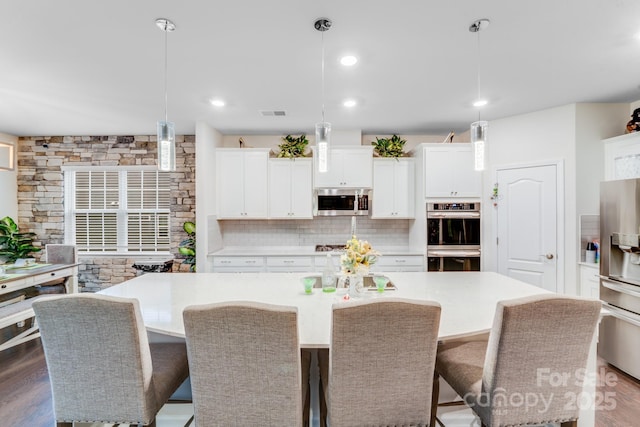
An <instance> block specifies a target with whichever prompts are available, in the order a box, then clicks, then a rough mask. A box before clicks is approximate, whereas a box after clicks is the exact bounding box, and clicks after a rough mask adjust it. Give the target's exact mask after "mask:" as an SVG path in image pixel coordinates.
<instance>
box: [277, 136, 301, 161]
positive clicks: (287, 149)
mask: <svg viewBox="0 0 640 427" xmlns="http://www.w3.org/2000/svg"><path fill="white" fill-rule="evenodd" d="M282 140H283V141H284V142H283V143H282V144H280V145H278V148H279V149H280V152H279V153H278V157H284V158H289V159H295V158H296V157H304V156H305V154H304V152H305V150H306V149H307V145H308V144H309V140H308V139H307V135H305V134H302V135H300V136H298V137H294V136H291V135H287V136H283V137H282Z"/></svg>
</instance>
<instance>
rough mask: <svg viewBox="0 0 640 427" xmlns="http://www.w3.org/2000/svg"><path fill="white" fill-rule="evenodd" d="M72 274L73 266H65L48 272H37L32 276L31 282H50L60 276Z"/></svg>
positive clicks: (37, 283) (36, 283)
mask: <svg viewBox="0 0 640 427" xmlns="http://www.w3.org/2000/svg"><path fill="white" fill-rule="evenodd" d="M70 276H73V267H69V268H65V269H62V270H57V271H51V272H49V273H43V274H38V275H37V276H34V277H33V284H34V285H39V284H41V283H47V282H51V281H52V280H57V279H60V278H65V277H70Z"/></svg>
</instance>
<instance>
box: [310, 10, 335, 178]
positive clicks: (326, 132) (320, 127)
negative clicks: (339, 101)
mask: <svg viewBox="0 0 640 427" xmlns="http://www.w3.org/2000/svg"><path fill="white" fill-rule="evenodd" d="M314 27H315V29H316V30H318V31H320V32H321V33H322V61H321V71H322V121H321V122H320V123H316V149H317V154H318V172H321V173H326V172H328V171H329V149H330V146H329V144H330V137H331V123H327V122H325V121H324V32H325V31H328V30H329V28H331V21H330V20H329V19H327V18H319V19H318V20H317V21H316V22H315V23H314Z"/></svg>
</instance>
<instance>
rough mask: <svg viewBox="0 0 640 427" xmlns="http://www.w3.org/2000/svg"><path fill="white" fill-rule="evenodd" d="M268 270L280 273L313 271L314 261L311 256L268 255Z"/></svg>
mask: <svg viewBox="0 0 640 427" xmlns="http://www.w3.org/2000/svg"><path fill="white" fill-rule="evenodd" d="M266 261H267V271H268V272H273V273H275V272H279V273H294V272H305V271H313V261H312V259H311V257H310V256H295V257H287V256H268V257H266Z"/></svg>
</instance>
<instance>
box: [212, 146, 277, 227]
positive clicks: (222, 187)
mask: <svg viewBox="0 0 640 427" xmlns="http://www.w3.org/2000/svg"><path fill="white" fill-rule="evenodd" d="M268 159H269V149H259V148H245V149H240V148H219V149H217V150H216V196H217V198H216V202H217V210H218V219H252V218H267V190H268V172H267V170H268V162H267V161H268Z"/></svg>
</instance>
